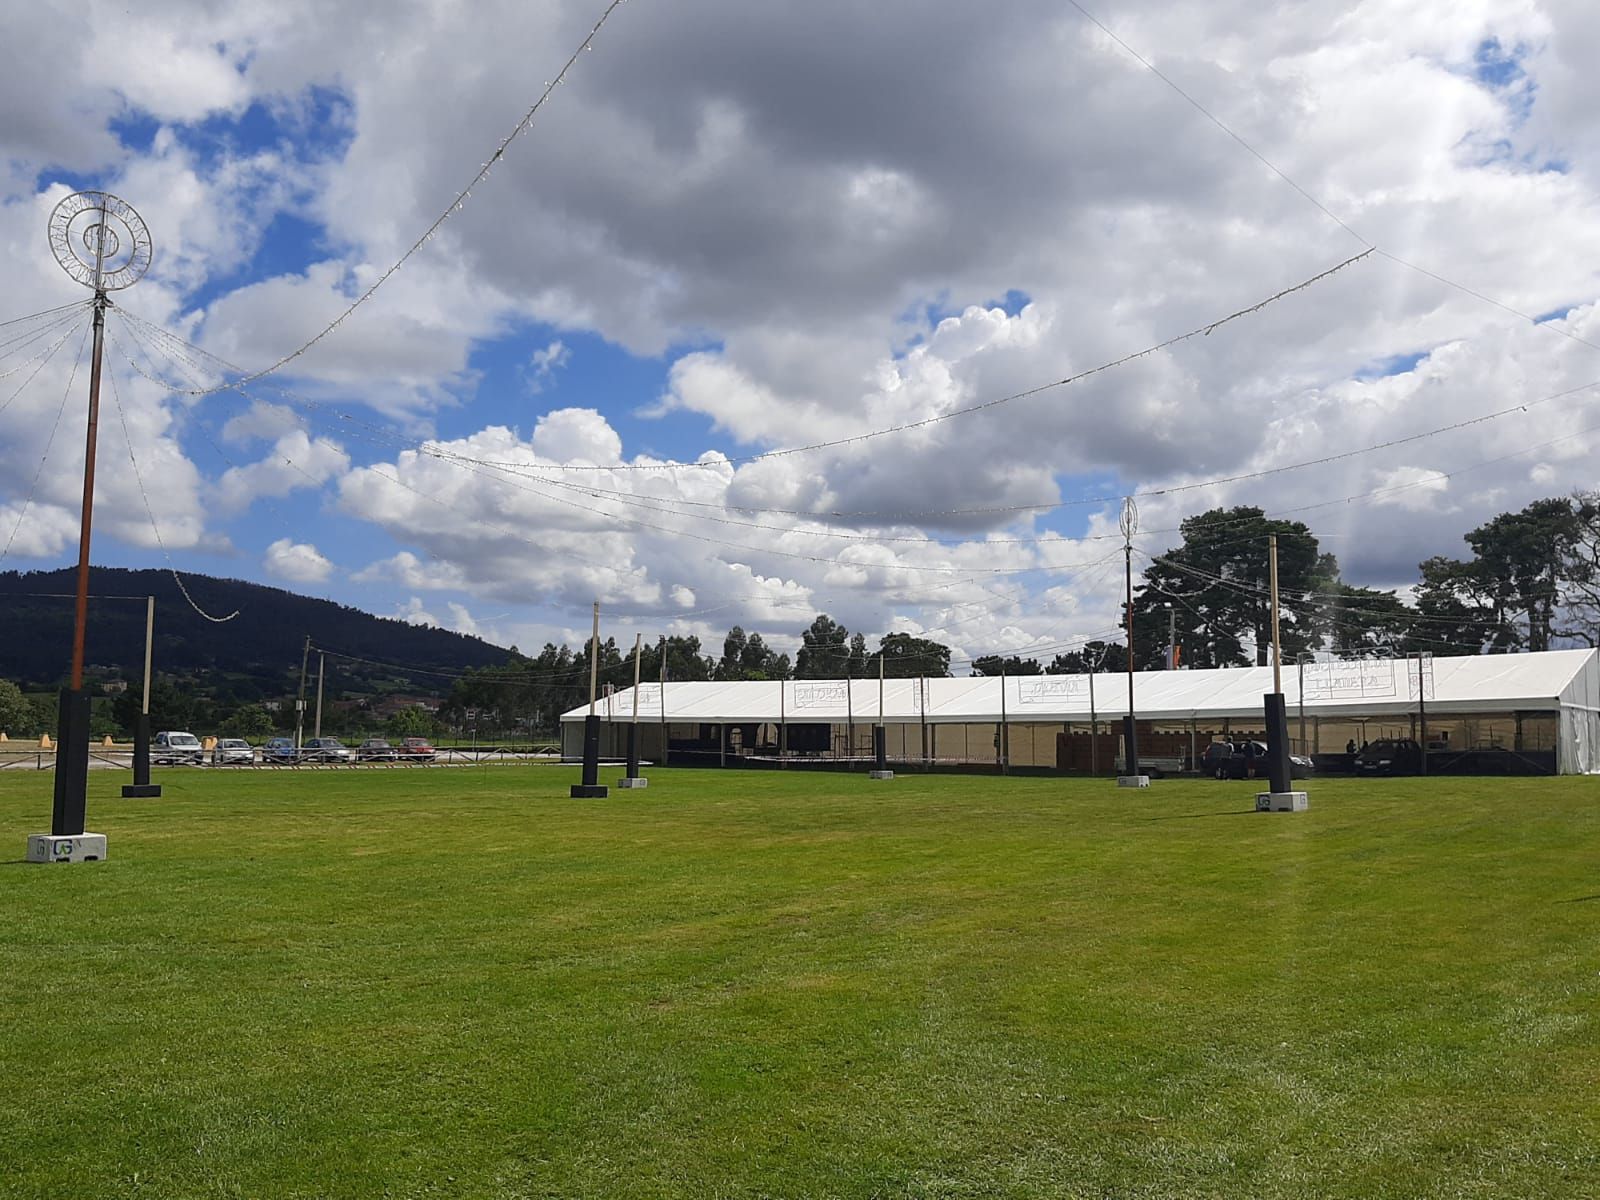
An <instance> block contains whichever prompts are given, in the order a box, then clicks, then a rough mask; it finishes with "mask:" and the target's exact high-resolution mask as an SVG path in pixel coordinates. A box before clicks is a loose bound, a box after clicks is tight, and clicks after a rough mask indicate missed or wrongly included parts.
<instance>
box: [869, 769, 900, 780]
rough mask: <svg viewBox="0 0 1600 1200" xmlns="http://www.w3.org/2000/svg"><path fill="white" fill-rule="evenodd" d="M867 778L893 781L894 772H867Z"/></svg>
mask: <svg viewBox="0 0 1600 1200" xmlns="http://www.w3.org/2000/svg"><path fill="white" fill-rule="evenodd" d="M867 778H868V779H893V778H894V772H893V771H868V772H867Z"/></svg>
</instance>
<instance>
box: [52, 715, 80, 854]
mask: <svg viewBox="0 0 1600 1200" xmlns="http://www.w3.org/2000/svg"><path fill="white" fill-rule="evenodd" d="M88 787H89V694H88V693H87V692H85V691H84V690H83V689H82V688H62V689H61V697H60V705H59V708H58V709H57V712H56V778H55V803H54V805H53V806H52V808H51V813H50V835H51V836H52V837H77V836H78V835H79V834H80V833H82V832H83V822H84V817H85V815H86V813H87V810H88V795H87V792H88Z"/></svg>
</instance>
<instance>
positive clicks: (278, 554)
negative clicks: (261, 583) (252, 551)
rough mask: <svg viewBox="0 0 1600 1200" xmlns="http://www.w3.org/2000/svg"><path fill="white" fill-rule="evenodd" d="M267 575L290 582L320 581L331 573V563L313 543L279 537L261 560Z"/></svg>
mask: <svg viewBox="0 0 1600 1200" xmlns="http://www.w3.org/2000/svg"><path fill="white" fill-rule="evenodd" d="M261 565H262V566H263V567H264V568H266V571H267V573H268V574H269V575H276V576H277V577H278V578H279V579H287V580H289V581H290V582H291V583H321V582H322V581H323V580H325V579H327V578H328V577H329V576H330V575H332V574H333V563H331V562H330V561H329V560H328V559H327V558H325V557H324V556H323V555H322V553H321V552H320V551H319V550H318V549H317V548H316V547H315V546H313V545H311V544H309V543H307V542H295V541H291V540H290V539H288V538H279V539H278V540H277V541H275V542H273V543H272V545H270V546H268V547H267V552H266V554H265V556H264V557H263V558H262V560H261Z"/></svg>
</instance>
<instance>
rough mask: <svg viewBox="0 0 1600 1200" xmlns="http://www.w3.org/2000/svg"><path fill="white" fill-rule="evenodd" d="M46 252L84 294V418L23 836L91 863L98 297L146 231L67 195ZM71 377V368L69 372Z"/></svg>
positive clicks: (130, 268)
mask: <svg viewBox="0 0 1600 1200" xmlns="http://www.w3.org/2000/svg"><path fill="white" fill-rule="evenodd" d="M49 236H50V248H51V250H52V252H53V253H54V254H55V257H56V262H57V263H59V264H60V265H61V269H62V270H64V271H65V272H66V273H67V274H68V275H70V276H71V277H72V278H73V279H74V280H76V281H77V282H78V283H80V284H82V285H83V286H84V287H87V288H89V289H90V290H91V291H92V292H93V293H94V295H93V298H92V299H91V300H90V302H89V306H90V309H91V311H92V313H93V316H92V318H91V325H92V331H93V350H92V352H91V353H92V357H91V358H90V360H89V412H88V419H87V421H86V424H85V431H84V451H83V507H82V515H81V517H80V520H79V524H78V573H77V589H76V594H75V596H74V605H73V625H72V665H71V668H70V671H69V674H68V683H67V686H66V687H65V688H62V689H61V691H60V693H59V696H58V698H57V700H58V703H57V710H56V773H55V781H54V795H53V797H52V803H51V811H50V832H49V833H48V834H43V833H36V834H29V835H28V856H27V857H28V861H29V862H91V861H98V860H100V859H103V858H105V856H106V839H105V835H104V834H100V833H88V832H86V831H85V829H84V823H85V819H86V817H87V812H88V789H89V696H88V694H87V693H86V692H85V691H84V690H83V665H84V645H85V641H86V638H87V631H88V626H89V546H90V542H91V531H92V529H93V526H94V468H95V451H96V448H97V446H98V444H99V431H100V375H101V366H102V362H103V358H104V351H105V328H106V309H107V308H108V307H109V306H110V304H111V300H110V298H109V297H108V296H107V294H106V293H108V292H112V291H117V290H118V289H120V288H125V287H128V286H129V285H131V284H133V283H136V282H138V280H139V279H140V278H142V277H143V275H144V273H145V271H146V270H148V269H149V266H150V257H151V244H150V231H149V230H148V229H147V228H146V227H145V223H144V221H143V219H142V218H141V217H140V216H139V214H138V213H137V212H135V211H134V210H133V207H132V206H131V205H129V204H127V203H125V202H124V201H122V200H119V199H118V198H117V197H115V196H113V195H110V194H109V193H107V192H75V193H73V194H72V195H70V196H68V197H66V198H65V199H63V200H62V201H61V202H60V203H58V204H57V205H56V206H55V208H54V209H52V210H51V213H50V220H49ZM74 371H76V368H74Z"/></svg>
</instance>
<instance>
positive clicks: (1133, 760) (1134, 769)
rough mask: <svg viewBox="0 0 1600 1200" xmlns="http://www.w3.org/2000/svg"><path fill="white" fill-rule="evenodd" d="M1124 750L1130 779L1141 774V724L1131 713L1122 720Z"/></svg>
mask: <svg viewBox="0 0 1600 1200" xmlns="http://www.w3.org/2000/svg"><path fill="white" fill-rule="evenodd" d="M1122 748H1123V752H1124V755H1125V757H1126V758H1127V768H1128V769H1127V772H1126V774H1127V775H1129V776H1130V777H1132V776H1136V775H1138V774H1139V723H1138V721H1136V720H1135V719H1134V717H1133V715H1132V714H1131V713H1130V714H1129V715H1128V716H1125V717H1123V718H1122Z"/></svg>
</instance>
